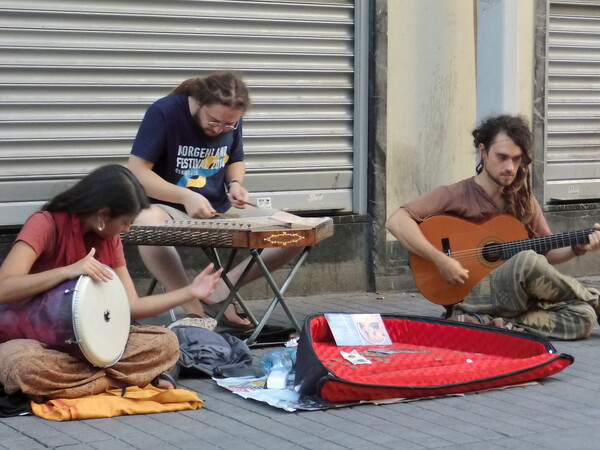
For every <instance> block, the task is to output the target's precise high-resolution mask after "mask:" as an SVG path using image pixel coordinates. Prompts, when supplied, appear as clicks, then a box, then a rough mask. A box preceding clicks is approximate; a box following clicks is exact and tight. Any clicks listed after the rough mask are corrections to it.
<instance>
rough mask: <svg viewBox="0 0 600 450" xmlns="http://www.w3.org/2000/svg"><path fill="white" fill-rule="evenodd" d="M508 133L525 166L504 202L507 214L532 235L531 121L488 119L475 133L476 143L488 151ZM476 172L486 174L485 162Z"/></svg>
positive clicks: (507, 117)
mask: <svg viewBox="0 0 600 450" xmlns="http://www.w3.org/2000/svg"><path fill="white" fill-rule="evenodd" d="M503 131H504V132H505V133H506V135H507V136H508V137H509V138H510V139H512V141H513V142H514V143H515V144H516V145H517V146H518V147H519V148H520V149H521V151H522V152H523V155H522V158H521V164H520V165H519V168H518V169H517V173H516V174H515V179H514V181H513V183H512V184H511V185H510V186H507V187H505V188H504V189H503V191H502V199H503V200H504V205H505V206H504V212H505V213H507V214H510V215H512V216H514V217H516V218H517V219H518V220H519V221H520V222H521V223H523V224H524V225H525V227H526V228H527V230H528V231H529V232H531V231H532V230H531V220H532V218H533V203H532V196H533V193H532V191H531V171H530V167H531V162H532V161H533V159H532V156H531V149H532V146H533V134H532V133H531V130H530V129H529V124H528V122H527V120H526V119H525V118H523V117H521V116H510V115H500V116H492V117H488V118H486V119H484V120H483V122H481V124H480V125H479V127H477V128H476V129H474V130H473V133H472V134H473V138H474V139H473V144H474V145H475V148H477V149H478V148H479V144H483V147H484V149H485V151H486V152H489V149H490V146H491V145H492V144H493V143H494V141H495V139H496V136H498V133H501V132H503ZM476 171H477V173H478V174H480V173H481V172H482V171H483V159H482V160H480V161H479V163H478V164H477V168H476Z"/></svg>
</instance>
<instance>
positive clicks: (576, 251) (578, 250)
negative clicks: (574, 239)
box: [571, 245, 587, 256]
mask: <svg viewBox="0 0 600 450" xmlns="http://www.w3.org/2000/svg"><path fill="white" fill-rule="evenodd" d="M571 250H573V253H574V254H575V256H583V255H585V254H586V253H587V250H585V249H583V248H581V247H579V246H578V245H571Z"/></svg>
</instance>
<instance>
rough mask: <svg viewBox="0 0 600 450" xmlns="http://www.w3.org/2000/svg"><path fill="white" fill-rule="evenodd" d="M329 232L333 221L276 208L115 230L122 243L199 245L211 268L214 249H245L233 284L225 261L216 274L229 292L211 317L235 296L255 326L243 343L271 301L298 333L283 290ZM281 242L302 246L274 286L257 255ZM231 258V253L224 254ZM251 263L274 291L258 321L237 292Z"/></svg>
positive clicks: (215, 260) (249, 341) (270, 309)
mask: <svg viewBox="0 0 600 450" xmlns="http://www.w3.org/2000/svg"><path fill="white" fill-rule="evenodd" d="M331 235H333V221H332V220H331V218H329V217H323V218H315V217H299V216H295V215H293V214H289V213H285V212H283V211H277V212H276V213H275V214H273V215H271V216H268V217H257V218H243V219H222V218H218V219H207V220H186V221H174V220H170V221H167V222H165V224H164V225H159V226H150V225H132V226H131V230H130V231H128V232H126V233H122V234H121V240H122V241H123V244H125V245H153V246H175V247H201V248H202V250H203V251H204V252H205V254H206V255H207V256H208V258H209V259H210V260H211V261H212V262H213V263H214V264H215V267H217V268H221V267H223V265H222V264H221V260H220V258H219V254H218V252H217V249H219V248H232V249H234V252H235V251H236V250H237V249H248V250H249V251H250V256H251V259H250V262H249V264H248V265H247V266H246V268H245V269H244V271H243V273H242V275H241V276H240V278H239V279H238V281H237V282H236V283H235V284H233V283H232V282H231V281H230V280H229V278H228V277H227V274H226V273H225V272H226V270H228V269H229V265H230V264H227V266H226V270H224V271H223V275H222V279H223V281H224V282H225V284H226V285H227V287H228V288H229V289H230V294H229V296H228V297H227V299H225V301H224V302H223V305H222V307H221V308H220V310H219V312H218V314H217V316H216V317H215V319H216V320H217V321H218V320H220V319H221V317H222V316H223V314H224V313H225V310H226V308H227V306H229V304H231V303H232V302H233V301H234V300H235V301H236V302H237V303H238V304H239V305H240V307H241V308H242V309H243V310H244V312H245V313H246V314H247V316H248V320H250V322H251V323H252V324H253V325H254V326H255V329H254V331H253V332H252V334H251V335H250V337H249V338H248V339H246V343H247V344H248V345H250V344H252V343H254V341H255V340H256V339H257V337H258V335H259V334H260V332H261V331H262V329H263V328H264V326H265V325H266V324H267V322H268V320H269V318H270V316H271V314H272V313H273V310H274V309H275V307H276V306H277V304H280V305H281V307H282V308H283V309H284V311H285V313H286V314H287V316H288V318H289V319H290V321H291V323H292V325H293V326H294V328H295V329H296V330H297V331H298V332H300V330H301V327H300V324H299V323H298V321H297V320H296V318H295V317H294V314H293V313H292V311H291V310H290V309H289V307H288V305H287V304H286V302H285V298H284V294H285V291H286V290H287V288H288V286H289V285H290V283H291V282H292V280H293V279H294V276H295V275H296V273H297V272H298V270H299V269H300V267H301V266H302V264H303V262H304V260H305V259H306V257H307V256H308V253H309V252H310V250H311V248H312V247H313V246H314V245H315V244H317V243H319V242H321V241H322V240H324V239H326V238H328V237H330V236H331ZM283 247H302V251H301V253H300V255H299V256H298V257H297V258H296V261H295V262H294V263H293V264H292V268H291V270H290V272H289V273H288V275H287V277H286V278H285V280H284V282H283V283H282V284H281V287H279V286H278V285H277V283H276V282H275V280H274V279H273V277H272V275H271V273H270V272H269V269H268V268H267V267H266V265H265V263H264V261H263V260H262V259H261V253H262V251H263V250H264V249H265V248H283ZM231 260H232V258H230V261H231ZM254 265H256V266H257V267H258V268H259V270H260V271H261V273H262V274H263V275H264V277H265V280H266V281H267V283H268V284H269V287H270V288H271V290H272V291H273V294H274V297H273V300H272V301H271V303H270V304H269V306H268V307H267V310H266V311H265V313H264V314H263V316H262V318H261V319H260V321H258V320H257V319H256V317H255V316H254V314H252V312H251V311H250V309H249V308H248V306H247V305H246V303H245V302H244V301H243V299H242V298H241V296H240V295H239V289H240V287H241V286H242V285H243V284H244V280H245V279H246V277H247V276H248V274H249V273H250V270H251V268H252V267H253V266H254Z"/></svg>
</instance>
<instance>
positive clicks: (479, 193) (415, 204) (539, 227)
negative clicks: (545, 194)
mask: <svg viewBox="0 0 600 450" xmlns="http://www.w3.org/2000/svg"><path fill="white" fill-rule="evenodd" d="M532 201H533V219H532V222H531V229H532V230H533V236H530V237H536V236H550V235H551V234H552V232H551V231H550V228H549V227H548V223H547V222H546V219H545V218H544V215H543V214H542V209H541V208H540V205H539V203H538V202H537V200H536V199H535V197H532ZM402 208H404V209H406V211H408V213H409V214H410V216H411V217H412V218H413V219H414V220H415V221H416V222H417V223H421V222H422V221H423V220H425V219H426V218H428V217H429V216H433V215H439V214H447V215H451V216H455V217H459V218H461V219H465V220H469V221H471V222H475V223H483V222H486V221H487V220H489V219H491V218H492V217H493V216H495V215H498V214H501V213H502V212H503V211H501V210H500V208H498V205H497V204H496V202H495V201H494V200H493V199H492V198H491V197H490V196H489V195H488V194H487V193H486V192H485V191H484V190H483V189H482V187H481V186H479V185H478V184H477V183H476V182H475V177H471V178H467V179H466V180H462V181H459V182H458V183H455V184H451V185H448V186H441V187H439V188H437V189H435V190H433V191H432V192H430V193H429V194H427V195H424V196H422V197H419V198H417V199H416V200H413V201H410V202H408V203H406V204H405V205H403V206H402Z"/></svg>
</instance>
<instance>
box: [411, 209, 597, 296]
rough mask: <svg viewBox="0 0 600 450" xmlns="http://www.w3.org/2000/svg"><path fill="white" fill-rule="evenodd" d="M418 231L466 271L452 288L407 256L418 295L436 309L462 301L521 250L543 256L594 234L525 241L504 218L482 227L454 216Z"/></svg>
mask: <svg viewBox="0 0 600 450" xmlns="http://www.w3.org/2000/svg"><path fill="white" fill-rule="evenodd" d="M419 228H420V230H421V231H422V232H423V234H424V235H425V237H426V238H427V240H428V241H429V242H430V243H431V244H433V246H434V247H436V248H437V249H438V250H441V251H443V252H444V253H445V254H446V255H448V256H450V257H451V258H454V259H456V260H457V261H459V262H460V263H461V264H462V266H463V267H464V268H465V269H467V270H468V271H469V279H468V280H467V281H466V282H465V284H461V285H451V284H449V283H447V282H446V281H445V280H444V278H443V277H442V275H441V274H440V272H439V270H438V268H437V267H436V266H435V265H434V264H432V263H431V262H429V261H427V260H425V259H423V258H421V257H420V256H418V255H415V254H411V255H410V266H411V269H412V273H413V276H414V278H415V282H416V284H417V287H418V288H419V291H421V293H422V294H423V296H424V297H425V298H426V299H428V300H429V301H431V302H433V303H437V304H438V305H453V304H455V303H458V302H460V301H462V300H463V299H464V298H465V297H466V296H467V295H468V294H469V292H471V289H473V287H475V285H476V284H477V283H479V282H480V281H481V279H482V278H484V277H485V276H486V275H488V274H489V273H490V272H492V271H493V270H494V269H496V268H497V267H499V266H500V265H502V264H503V263H504V262H505V261H506V260H507V259H509V258H510V257H511V256H514V255H516V254H517V253H519V252H521V251H523V250H533V251H535V252H536V253H545V252H547V251H549V250H552V249H555V248H561V247H570V246H571V245H576V244H585V243H588V242H589V235H590V233H592V232H593V231H594V230H593V229H588V230H581V231H571V232H568V233H560V234H554V235H551V236H540V237H535V238H528V235H527V231H526V230H525V227H524V226H523V224H522V223H521V222H519V221H518V220H517V219H516V218H514V217H513V216H510V215H507V214H501V215H498V216H495V217H493V218H492V219H490V220H488V221H487V222H484V223H482V224H475V223H472V222H469V221H466V220H463V219H459V218H457V217H453V216H445V215H439V216H432V217H429V218H428V219H426V220H424V221H423V222H421V224H420V225H419Z"/></svg>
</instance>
